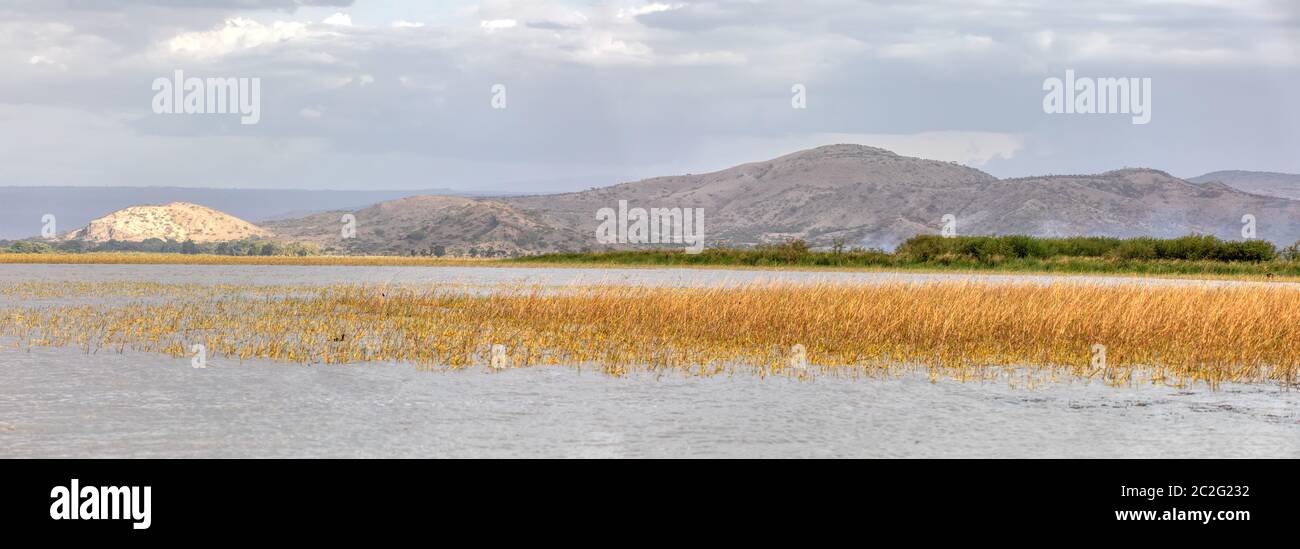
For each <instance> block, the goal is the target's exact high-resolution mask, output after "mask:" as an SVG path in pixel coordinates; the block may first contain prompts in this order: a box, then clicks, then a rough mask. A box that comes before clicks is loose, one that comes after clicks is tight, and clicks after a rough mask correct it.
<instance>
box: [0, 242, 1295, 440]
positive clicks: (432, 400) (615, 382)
mask: <svg viewBox="0 0 1300 549" xmlns="http://www.w3.org/2000/svg"><path fill="white" fill-rule="evenodd" d="M968 278H971V277H970V276H968V275H950V274H944V275H935V274H889V273H822V272H774V271H704V270H696V269H691V270H676V269H627V270H624V269H618V270H602V269H513V268H510V269H506V268H406V267H402V268H391V267H381V268H371V267H325V268H322V267H256V266H249V267H210V266H32V265H3V266H0V284H10V283H14V282H27V281H35V280H100V281H116V280H127V281H129V280H150V281H158V282H177V283H189V282H198V283H239V284H327V283H335V282H354V283H356V282H367V283H402V284H419V283H473V284H496V283H522V284H543V285H565V284H583V283H598V282H601V283H626V284H646V285H666V286H694V285H727V284H741V283H745V282H752V281H759V280H783V281H816V280H825V281H856V282H863V283H872V282H881V281H895V280H902V281H919V280H938V279H968ZM975 278H976V279H977V280H981V281H984V282H988V283H1005V282H1015V281H1028V282H1035V283H1055V282H1059V281H1060V280H1062V279H1058V278H1052V277H1042V276H1018V275H1013V276H1006V275H981V276H978V277H975ZM1068 280H1071V281H1074V282H1087V283H1099V284H1115V283H1121V282H1127V283H1133V282H1137V283H1149V284H1197V283H1196V282H1189V281H1156V280H1135V279H1127V278H1110V277H1071V278H1069V279H1068ZM1214 284H1224V283H1214ZM0 379H3V380H4V382H3V383H0V457H85V456H90V457H155V456H157V457H163V456H166V457H173V456H174V457H326V456H330V457H334V456H338V457H479V456H486V457H661V456H662V457H672V456H702V457H703V456H708V457H750V456H762V457H831V456H860V457H1073V456H1083V457H1183V456H1188V457H1293V458H1294V457H1300V391H1294V390H1293V391H1287V390H1283V389H1280V388H1278V387H1277V386H1270V385H1249V386H1227V387H1224V388H1222V389H1220V390H1219V391H1210V390H1207V389H1205V388H1204V387H1195V388H1190V389H1174V388H1166V387H1143V388H1139V389H1132V388H1128V389H1116V388H1110V387H1105V386H1102V385H1096V384H1093V385H1086V384H1078V383H1074V384H1068V383H1067V384H1058V385H1050V386H1046V387H1040V388H1036V389H1016V388H1012V387H1010V386H1008V385H1007V384H1005V383H999V382H990V383H958V382H951V381H941V382H938V383H931V382H930V381H929V380H928V379H924V378H922V377H919V376H906V377H903V378H899V379H858V380H847V379H819V380H816V381H812V382H799V381H791V380H786V379H757V378H753V377H749V376H743V375H738V376H735V377H730V378H727V377H722V378H710V379H695V378H681V377H667V378H654V377H651V376H647V375H638V376H632V377H629V378H610V377H606V376H603V375H599V374H595V373H590V372H579V371H576V370H573V369H570V368H563V367H541V368H530V369H522V370H511V371H507V372H504V373H490V372H487V371H484V370H482V369H471V370H467V371H462V372H418V371H416V370H415V369H414V368H412V367H410V366H407V365H401V364H371V365H354V366H328V367H320V366H316V367H312V366H300V365H285V364H273V363H265V362H252V363H245V364H242V365H241V364H238V363H236V362H230V361H226V360H222V359H219V358H217V359H210V360H209V367H208V368H207V369H203V370H195V369H193V368H190V367H189V361H188V360H178V359H172V358H168V357H161V356H156V355H145V354H121V355H119V354H98V355H87V354H85V353H83V352H81V351H80V350H77V349H35V350H33V351H31V352H27V351H25V350H19V349H13V348H4V349H2V350H0Z"/></svg>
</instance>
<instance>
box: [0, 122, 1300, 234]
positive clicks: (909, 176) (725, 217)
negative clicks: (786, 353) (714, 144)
mask: <svg viewBox="0 0 1300 549" xmlns="http://www.w3.org/2000/svg"><path fill="white" fill-rule="evenodd" d="M1297 180H1300V176H1295V175H1288V174H1260V173H1258V172H1215V173H1213V174H1206V175H1205V176H1201V177H1198V178H1194V181H1187V180H1183V179H1179V178H1177V177H1174V176H1172V175H1169V174H1168V173H1165V172H1162V171H1159V170H1152V169H1123V170H1116V171H1111V172H1106V173H1102V174H1095V175H1048V176H1038V177H1027V178H1017V179H998V178H996V177H993V176H991V175H989V174H987V173H984V172H982V171H979V170H976V169H973V168H969V167H966V166H962V165H958V164H955V163H950V162H940V161H934V160H925V159H921V158H912V157H906V156H900V155H897V154H894V153H892V152H889V151H886V150H884V149H878V148H873V147H865V146H860V145H830V146H825V147H818V148H815V149H810V150H806V151H800V152H797V153H793V154H789V155H786V156H782V157H780V158H776V159H773V160H768V161H763V162H755V163H750V164H744V165H741V166H736V167H733V168H728V169H725V170H721V171H717V172H712V173H706V174H697V175H680V176H670V177H657V178H652V179H646V180H643V181H637V182H632V183H623V184H619V185H614V186H611V187H604V188H596V189H592V190H588V191H582V192H572V193H563V194H549V195H534V196H506V197H493V198H469V197H457V196H424V195H422V196H405V197H398V198H396V199H383V200H375V201H373V202H372V203H369V204H368V205H366V204H353V205H348V206H341V207H340V206H334V207H324V206H328V205H329V204H335V203H339V202H345V201H356V200H363V199H365V198H366V197H365V196H364V195H362V194H330V193H329V192H322V193H321V194H323V195H325V196H324V197H316V198H309V197H310V196H312V195H313V193H312V192H309V191H285V192H294V193H303V194H301V195H295V196H296V197H300V198H301V201H300V202H299V203H298V204H297V205H298V206H299V209H302V210H316V209H319V210H325V211H320V212H319V213H312V214H308V215H301V216H282V215H281V216H279V218H275V217H277V216H275V215H273V214H271V213H270V211H269V210H270V208H267V207H265V206H263V207H262V209H261V210H259V211H258V213H257V214H255V215H248V214H247V213H241V212H246V211H248V210H249V209H250V208H252V206H251V205H248V204H244V205H243V206H242V207H243V209H240V205H238V204H236V205H235V207H233V208H230V209H225V208H221V207H218V206H214V205H213V204H211V203H208V202H201V201H199V203H201V204H204V205H205V206H210V207H215V208H216V209H222V210H225V211H226V212H227V213H231V214H233V215H236V216H238V217H244V218H246V219H249V220H251V221H260V222H259V223H258V225H259V226H260V227H261V228H262V229H265V230H266V231H268V232H269V233H270V234H272V235H273V237H274V238H278V239H282V240H286V241H300V242H315V243H318V244H321V245H322V246H323V247H324V248H326V249H327V250H333V251H335V252H339V253H358V254H359V253H379V254H408V253H413V252H414V253H435V252H441V253H446V254H448V255H467V254H470V253H473V254H476V255H504V254H509V255H513V254H521V253H535V252H550V251H564V250H583V249H600V248H605V247H607V246H606V245H604V244H600V243H598V242H597V241H596V238H595V233H596V227H597V225H598V223H599V221H598V220H597V216H596V212H597V210H600V209H602V208H616V207H618V204H619V201H627V205H628V207H641V208H675V207H680V208H700V209H702V211H703V212H704V216H705V223H704V229H705V232H704V234H705V239H706V242H707V244H708V245H710V246H716V245H742V246H743V245H752V244H757V243H761V242H772V241H780V240H783V239H787V238H801V239H805V240H808V241H809V242H810V243H812V244H813V245H815V246H828V245H830V244H831V243H832V242H844V243H845V244H847V245H849V246H865V247H879V248H885V249H889V248H892V247H893V246H895V245H896V244H898V243H899V242H901V241H902V240H904V239H906V238H908V237H911V236H913V235H916V234H922V233H938V232H939V231H940V228H941V227H942V226H943V224H944V219H945V216H947V215H951V216H953V217H952V219H955V223H956V231H957V233H958V234H1030V235H1038V236H1071V235H1098V236H1119V237H1129V236H1157V237H1172V236H1182V235H1186V234H1191V233H1200V234H1209V235H1214V236H1218V237H1220V238H1225V239H1240V238H1241V228H1242V217H1243V216H1245V215H1247V214H1249V215H1251V216H1254V218H1255V223H1256V228H1257V234H1258V237H1259V238H1263V239H1267V240H1271V241H1274V242H1276V243H1279V244H1290V243H1291V242H1295V241H1297V240H1300V201H1297V200H1293V199H1292V198H1295V197H1296V196H1295V195H1290V194H1288V193H1291V192H1292V190H1293V187H1291V186H1289V185H1292V184H1294V183H1295V182H1296V181H1297ZM2 192H3V189H0V193H2ZM264 192H265V191H264ZM334 193H337V191H335V192H334ZM243 198H244V199H246V200H254V199H255V195H244V196H243ZM157 200H158V199H157V198H153V197H151V198H150V199H149V200H148V201H154V202H156V201H157ZM331 201H333V202H331ZM253 209H255V208H253ZM25 213H26V214H27V215H28V216H29V217H30V216H31V212H30V211H29V212H25ZM101 213H102V212H101ZM345 215H349V216H350V218H347V219H345V218H344V216H345ZM38 217H39V216H38ZM348 219H350V220H355V225H354V226H355V238H345V234H346V233H345V232H344V231H342V230H341V229H342V228H343V226H344V225H345V221H347V220H348ZM91 225H92V226H93V225H94V224H91ZM348 236H350V235H348Z"/></svg>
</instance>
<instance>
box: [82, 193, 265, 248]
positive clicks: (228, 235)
mask: <svg viewBox="0 0 1300 549" xmlns="http://www.w3.org/2000/svg"><path fill="white" fill-rule="evenodd" d="M269 235H270V233H269V232H268V231H266V230H265V229H262V228H260V227H258V226H256V225H253V224H252V223H249V222H247V221H244V220H242V219H239V218H237V217H234V216H231V215H228V214H225V213H222V212H219V211H217V210H213V209H211V208H207V207H204V206H200V205H198V204H191V203H188V202H173V203H171V204H166V205H162V206H131V207H129V208H125V209H122V210H118V211H116V212H113V213H110V214H108V215H106V216H104V217H101V218H99V219H95V220H93V221H91V222H90V224H89V225H86V226H85V227H83V228H81V229H78V230H75V231H72V232H71V233H68V234H67V235H65V236H64V239H66V240H81V241H84V242H108V241H110V240H117V241H121V242H142V241H144V240H148V239H150V238H157V239H161V240H175V241H177V242H184V241H186V240H193V241H194V242H224V241H230V240H240V239H243V238H254V237H266V236H269Z"/></svg>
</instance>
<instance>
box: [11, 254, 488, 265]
mask: <svg viewBox="0 0 1300 549" xmlns="http://www.w3.org/2000/svg"><path fill="white" fill-rule="evenodd" d="M496 262H498V263H499V261H496ZM23 263H26V264H48V265H79V264H84V265H298V266H349V265H350V266H361V267H445V266H456V265H484V264H492V263H494V261H493V260H488V259H460V258H438V257H407V256H336V255H316V256H301V257H299V256H284V255H281V256H256V255H255V256H230V255H211V254H193V255H191V254H171V253H128V252H94V253H43V254H13V253H11V254H0V264H23Z"/></svg>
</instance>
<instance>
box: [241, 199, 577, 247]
mask: <svg viewBox="0 0 1300 549" xmlns="http://www.w3.org/2000/svg"><path fill="white" fill-rule="evenodd" d="M344 214H351V215H353V216H354V217H355V219H356V237H355V238H343V231H342V228H343V222H342V219H343V215H344ZM264 226H265V227H266V228H267V229H269V230H271V231H272V232H273V233H274V234H275V235H276V237H278V238H282V239H285V240H294V241H303V242H315V243H317V244H320V245H322V246H323V247H325V248H326V249H327V250H331V249H332V250H335V251H338V252H344V253H358V254H359V253H372V254H400V255H407V254H410V253H412V252H414V253H417V254H431V253H433V252H434V251H435V248H439V247H440V248H441V250H442V251H443V252H444V253H446V254H447V255H456V256H463V255H488V256H500V255H518V254H526V253H531V252H539V251H555V250H577V249H579V248H581V246H582V242H583V238H582V237H580V235H579V234H578V233H577V232H576V231H575V230H574V229H573V228H572V227H570V226H568V225H567V224H566V223H565V222H564V221H563V220H561V219H559V218H556V217H554V216H552V215H549V214H546V213H544V212H537V211H529V210H525V209H521V208H519V207H516V206H512V205H510V204H506V203H503V202H500V201H497V200H489V199H472V198H462V197H454V196H413V197H409V198H403V199H399V200H393V201H390V202H381V203H379V204H375V205H373V206H370V207H368V208H364V209H361V210H355V211H334V212H328V213H321V214H315V215H311V216H307V217H304V218H301V219H286V220H280V221H272V222H268V223H266V224H264ZM584 236H585V235H584ZM588 240H589V239H588ZM471 249H472V253H471Z"/></svg>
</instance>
